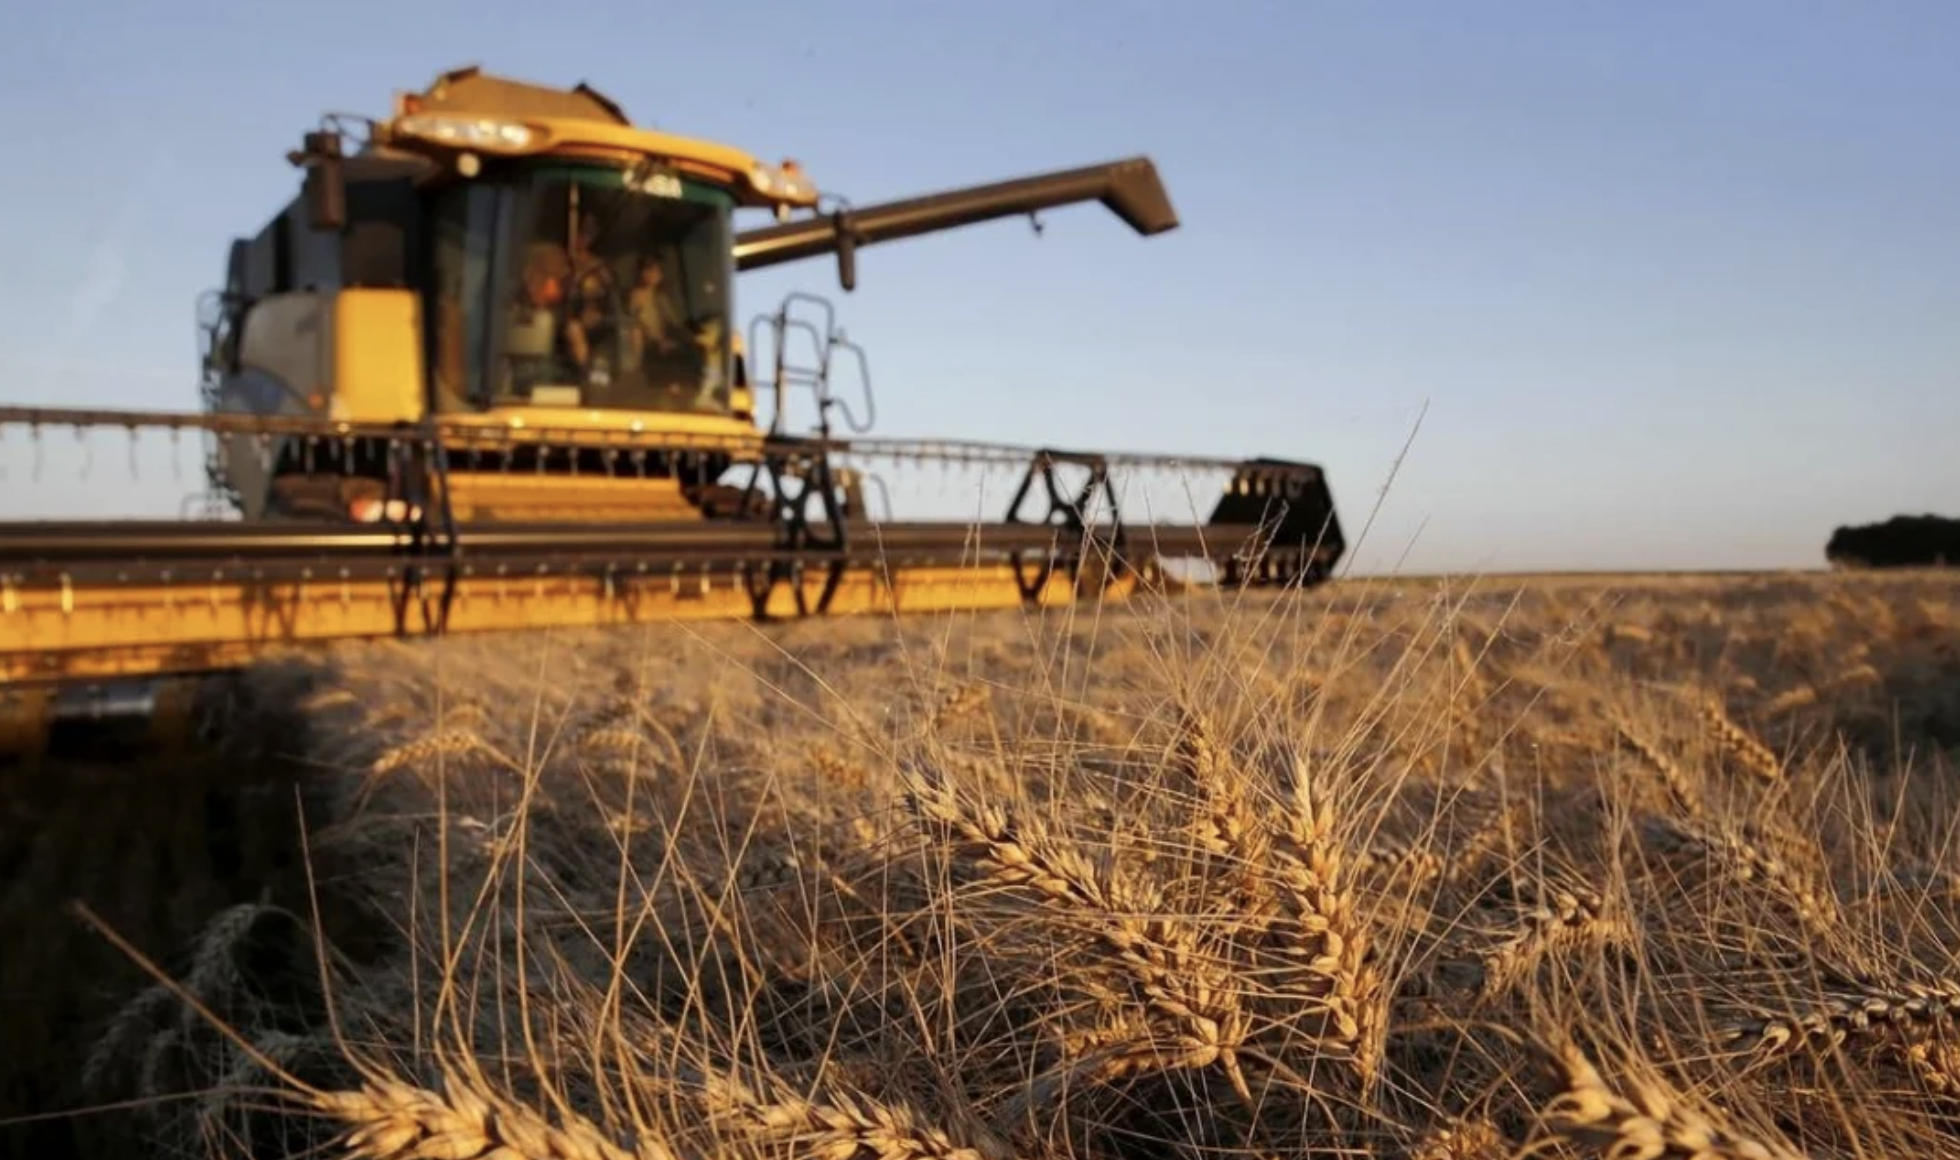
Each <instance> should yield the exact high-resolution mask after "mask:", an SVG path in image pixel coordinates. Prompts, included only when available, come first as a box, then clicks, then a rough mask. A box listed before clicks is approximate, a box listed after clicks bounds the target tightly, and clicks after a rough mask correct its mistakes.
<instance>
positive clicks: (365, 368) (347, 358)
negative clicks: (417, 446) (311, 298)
mask: <svg viewBox="0 0 1960 1160" xmlns="http://www.w3.org/2000/svg"><path fill="white" fill-rule="evenodd" d="M423 383H424V376H423V371H422V303H421V299H420V298H419V297H418V296H417V295H416V293H415V292H414V291H413V290H376V289H357V290H342V291H341V292H340V293H339V294H338V295H336V296H335V298H334V306H333V417H334V418H335V419H340V420H344V421H346V422H350V423H414V422H417V421H419V420H420V419H421V418H422V413H423V410H424V407H425V405H426V404H425V399H426V398H427V395H426V388H425V387H424V385H423Z"/></svg>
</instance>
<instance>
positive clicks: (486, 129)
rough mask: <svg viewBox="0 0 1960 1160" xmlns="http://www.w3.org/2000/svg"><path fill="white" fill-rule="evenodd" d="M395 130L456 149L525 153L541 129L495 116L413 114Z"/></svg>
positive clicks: (404, 119) (397, 125)
mask: <svg viewBox="0 0 1960 1160" xmlns="http://www.w3.org/2000/svg"><path fill="white" fill-rule="evenodd" d="M394 128H395V132H396V133H399V134H401V135H402V136H405V137H419V138H421V139H422V140H424V141H433V142H435V143H437V144H440V145H448V146H452V147H453V148H457V149H475V150H479V151H481V152H484V153H523V152H525V151H527V150H529V149H531V148H532V147H533V146H535V145H536V144H537V143H538V136H539V134H538V131H537V130H536V129H533V128H532V127H531V126H529V125H526V124H524V123H523V122H521V121H501V120H498V119H496V118H494V117H455V116H446V115H444V114H441V113H414V114H411V115H409V116H406V117H402V118H400V119H398V120H397V121H396V122H395V126H394Z"/></svg>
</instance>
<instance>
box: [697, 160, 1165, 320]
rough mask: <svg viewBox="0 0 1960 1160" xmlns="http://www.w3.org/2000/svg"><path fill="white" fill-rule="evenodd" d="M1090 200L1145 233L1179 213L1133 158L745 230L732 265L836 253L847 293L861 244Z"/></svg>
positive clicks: (1143, 163)
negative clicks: (855, 257)
mask: <svg viewBox="0 0 1960 1160" xmlns="http://www.w3.org/2000/svg"><path fill="white" fill-rule="evenodd" d="M1086 201H1099V202H1101V203H1102V204H1103V205H1104V206H1105V207H1107V208H1108V210H1109V211H1110V212H1111V213H1113V214H1115V215H1116V216H1117V217H1119V218H1122V219H1123V221H1124V222H1126V223H1128V224H1129V226H1130V228H1131V229H1133V230H1135V231H1136V232H1137V233H1138V234H1141V235H1142V236H1144V237H1152V236H1154V235H1156V234H1161V233H1164V232H1166V231H1169V230H1174V229H1176V228H1177V224H1178V223H1177V211H1176V210H1175V209H1173V208H1172V207H1171V199H1170V195H1169V194H1168V193H1166V192H1165V191H1164V183H1163V181H1162V180H1161V179H1160V178H1159V177H1158V176H1157V167H1156V165H1154V164H1152V162H1151V160H1150V159H1149V158H1148V157H1131V158H1127V159H1125V160H1122V161H1112V162H1109V163H1107V164H1104V165H1090V166H1084V167H1082V168H1079V169H1067V170H1061V171H1059V172H1055V173H1044V174H1037V175H1035V176H1032V177H1021V178H1015V179H1013V180H1010V181H998V182H992V183H990V184H986V185H975V186H970V187H967V188H964V189H954V190H947V191H943V192H940V193H932V194H926V195H925V196H922V197H911V198H906V199H904V200H901V201H890V202H885V203H884V204H881V205H871V206H865V207H863V208H848V207H846V208H841V209H837V210H834V211H832V212H831V213H829V214H826V215H822V216H818V217H811V218H806V219H803V220H800V221H791V222H786V223H783V224H781V225H774V226H765V227H763V228H760V229H754V230H747V231H744V232H742V233H740V234H737V235H736V237H735V264H736V267H737V268H738V269H742V270H757V269H762V268H764V267H768V266H775V265H780V264H782V263H784V262H794V261H799V260H801V259H804V258H812V257H817V256H819V255H822V254H828V253H835V254H836V255H837V260H838V273H839V277H840V280H841V281H842V283H843V286H844V288H845V289H846V290H850V289H853V288H854V287H855V286H856V283H857V276H856V265H855V260H854V254H855V251H856V250H857V249H858V248H859V247H862V246H869V245H875V244H877V243H879V242H890V241H897V240H899V239H901V238H913V237H918V236H920V235H922V234H929V233H936V232H938V231H941V230H951V229H958V228H959V227H961V226H968V225H974V224H977V223H979V222H987V221H995V220H998V219H1000V218H1008V217H1017V216H1020V215H1022V214H1028V215H1033V214H1035V213H1038V212H1039V211H1041V210H1044V209H1053V208H1055V207H1057V206H1064V205H1073V204H1076V203H1079V202H1086Z"/></svg>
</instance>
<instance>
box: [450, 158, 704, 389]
mask: <svg viewBox="0 0 1960 1160" xmlns="http://www.w3.org/2000/svg"><path fill="white" fill-rule="evenodd" d="M445 196H446V197H447V199H448V200H447V204H445V205H444V206H442V207H441V208H440V209H439V212H438V218H439V219H440V224H439V227H438V237H437V245H436V262H435V265H436V271H435V273H436V283H437V286H436V290H437V294H436V297H437V310H436V319H435V328H436V337H437V344H436V346H437V349H436V355H437V358H436V362H437V364H438V366H439V368H440V372H439V375H438V378H439V388H440V390H441V392H442V394H443V395H445V396H446V397H448V398H449V399H450V400H451V401H452V402H451V405H454V402H455V401H457V400H458V399H459V397H460V399H467V400H468V401H469V402H472V403H475V404H477V405H485V404H487V405H490V406H572V407H603V408H608V409H619V410H659V411H701V412H710V413H726V412H727V411H728V408H729V398H728V384H729V377H728V368H729V340H730V334H729V327H728V317H729V307H730V300H729V286H730V283H731V281H732V279H733V276H734V260H733V257H732V254H731V249H730V246H731V238H730V235H729V224H728V222H729V211H730V208H731V206H732V203H731V201H730V199H729V198H728V197H727V195H725V194H723V193H721V192H719V191H717V190H714V189H712V188H710V187H707V186H702V185H697V184H695V183H693V182H688V181H684V180H683V179H680V178H678V177H675V176H672V175H665V174H656V175H652V176H648V175H646V174H638V175H628V174H623V173H621V172H620V171H617V170H607V169H598V168H589V169H588V168H554V169H547V170H538V171H534V172H532V173H530V174H528V175H526V176H524V177H522V178H519V179H518V180H516V181H514V182H499V183H492V182H474V183H471V184H469V185H466V186H463V187H460V188H458V189H455V190H452V191H451V192H450V193H449V194H447V195H445Z"/></svg>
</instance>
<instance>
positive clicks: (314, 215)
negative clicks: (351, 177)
mask: <svg viewBox="0 0 1960 1160" xmlns="http://www.w3.org/2000/svg"><path fill="white" fill-rule="evenodd" d="M342 158H343V155H342V153H341V151H340V134H338V133H330V132H319V133H308V134H307V135H306V147H305V148H304V149H302V150H300V151H299V152H298V153H295V154H293V155H292V158H291V159H292V162H293V164H295V165H300V166H304V167H305V169H306V183H305V187H304V188H303V190H302V191H301V195H302V197H303V198H304V200H305V202H306V217H307V222H308V224H310V225H311V226H312V227H313V228H314V229H316V230H320V231H322V232H324V233H339V232H340V231H341V230H343V229H345V228H346V227H347V174H346V172H345V171H344V170H343V169H342V168H341V161H342Z"/></svg>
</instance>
